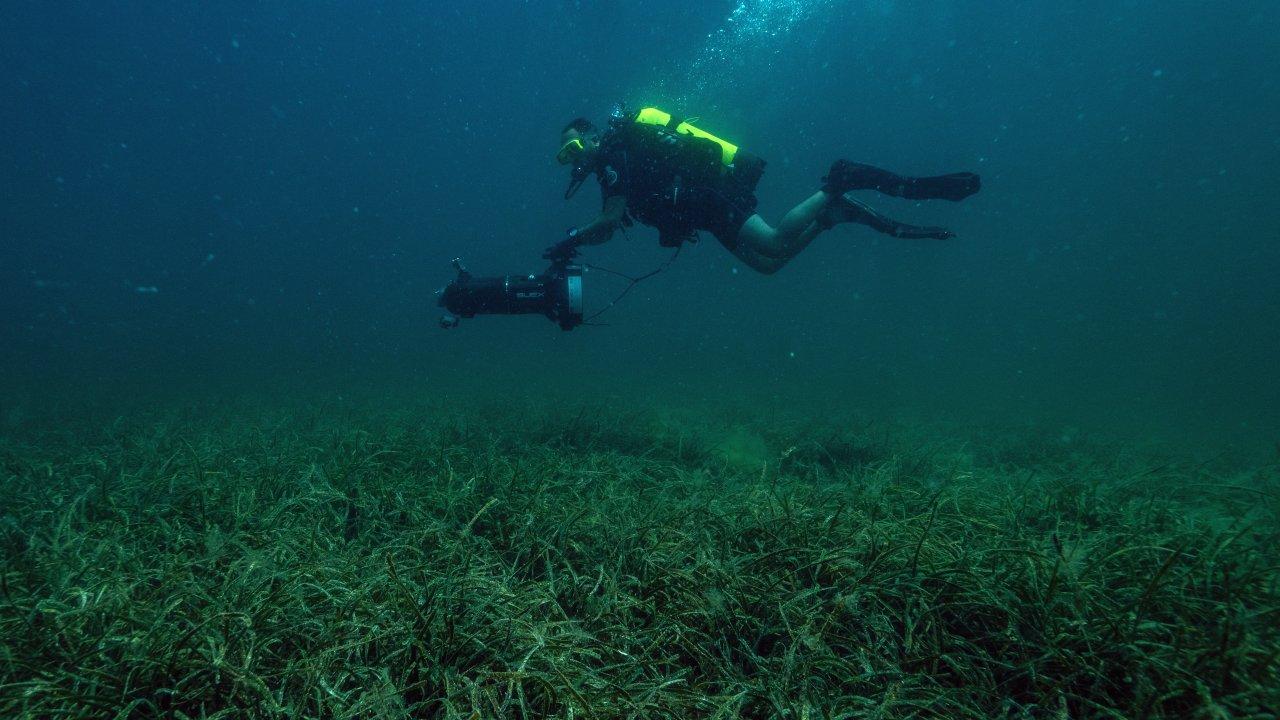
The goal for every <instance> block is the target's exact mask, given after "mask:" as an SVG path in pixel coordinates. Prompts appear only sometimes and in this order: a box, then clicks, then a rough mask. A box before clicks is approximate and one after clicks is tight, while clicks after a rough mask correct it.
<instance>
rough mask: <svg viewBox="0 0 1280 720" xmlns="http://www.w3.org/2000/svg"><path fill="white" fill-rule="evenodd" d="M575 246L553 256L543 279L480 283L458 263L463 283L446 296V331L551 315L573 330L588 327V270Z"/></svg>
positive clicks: (500, 278)
mask: <svg viewBox="0 0 1280 720" xmlns="http://www.w3.org/2000/svg"><path fill="white" fill-rule="evenodd" d="M577 254H578V251H577V248H576V247H572V246H564V247H561V246H557V247H556V248H555V249H554V250H553V251H552V252H550V253H548V255H547V256H546V257H547V259H549V260H551V265H550V267H548V268H547V269H546V271H544V272H543V273H542V274H541V275H501V276H494V277H475V276H474V275H472V274H471V273H470V272H468V271H467V269H466V268H465V267H463V266H462V263H461V261H459V260H457V259H455V260H454V261H453V267H454V268H455V269H456V270H457V271H458V277H457V278H455V279H454V281H453V282H451V283H449V284H448V285H447V286H445V288H444V289H443V290H441V291H440V293H439V295H440V300H439V303H438V304H439V305H440V307H442V308H444V309H445V311H446V312H445V314H444V315H442V316H441V317H440V327H442V328H446V329H448V328H454V327H457V326H458V323H459V320H460V318H471V317H475V316H476V315H545V316H546V317H547V318H549V319H550V320H552V321H554V322H555V323H557V324H558V325H559V326H560V329H561V330H572V329H574V328H575V327H577V326H579V325H581V324H582V266H581V265H577V264H574V263H573V258H574V257H575V256H576V255H577Z"/></svg>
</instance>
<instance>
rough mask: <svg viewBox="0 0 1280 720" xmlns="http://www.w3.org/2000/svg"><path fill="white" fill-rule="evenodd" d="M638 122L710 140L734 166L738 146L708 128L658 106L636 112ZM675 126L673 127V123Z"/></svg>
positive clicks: (722, 160)
mask: <svg viewBox="0 0 1280 720" xmlns="http://www.w3.org/2000/svg"><path fill="white" fill-rule="evenodd" d="M635 121H636V122H638V123H640V124H642V125H658V126H660V127H664V128H667V129H668V130H670V131H672V132H674V133H676V134H677V135H692V136H694V137H699V138H704V139H706V140H710V141H711V142H714V143H715V144H717V145H719V146H720V160H721V162H723V163H724V164H725V165H726V166H732V165H733V160H734V158H735V157H737V155H738V146H737V145H734V144H733V143H731V142H729V141H728V140H721V139H720V138H718V137H716V136H715V135H712V134H711V133H709V132H707V131H706V130H702V129H701V128H698V127H695V126H693V125H690V124H689V123H687V122H685V121H684V120H680V119H678V118H673V117H672V116H671V114H670V113H667V112H663V111H662V110H659V109H658V108H653V107H647V108H645V109H643V110H641V111H640V112H639V113H637V114H636V119H635ZM673 123H674V124H675V127H672V124H673Z"/></svg>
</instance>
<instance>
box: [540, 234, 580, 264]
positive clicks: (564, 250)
mask: <svg viewBox="0 0 1280 720" xmlns="http://www.w3.org/2000/svg"><path fill="white" fill-rule="evenodd" d="M581 244H582V240H581V239H580V238H579V233H578V228H569V229H568V231H566V232H565V238H564V239H563V240H561V241H560V242H558V243H556V244H555V245H552V246H550V247H548V248H547V249H546V250H545V251H543V253H542V259H543V260H567V259H569V258H571V257H573V256H574V255H576V254H578V246H579V245H581Z"/></svg>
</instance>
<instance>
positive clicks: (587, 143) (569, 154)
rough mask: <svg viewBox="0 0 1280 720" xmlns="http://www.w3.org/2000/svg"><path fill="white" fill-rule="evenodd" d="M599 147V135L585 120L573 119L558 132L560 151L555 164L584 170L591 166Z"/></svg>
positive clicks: (593, 126)
mask: <svg viewBox="0 0 1280 720" xmlns="http://www.w3.org/2000/svg"><path fill="white" fill-rule="evenodd" d="M599 147H600V133H599V131H597V130H596V126H595V125H593V124H592V123H591V121H590V120H588V119H586V118H575V119H573V120H571V121H570V122H569V124H568V125H565V126H564V130H561V131H560V150H559V152H557V153H556V162H558V163H560V164H561V165H572V166H574V168H584V167H588V166H590V164H591V160H592V159H593V158H594V157H595V153H596V150H597V149H598V148H599Z"/></svg>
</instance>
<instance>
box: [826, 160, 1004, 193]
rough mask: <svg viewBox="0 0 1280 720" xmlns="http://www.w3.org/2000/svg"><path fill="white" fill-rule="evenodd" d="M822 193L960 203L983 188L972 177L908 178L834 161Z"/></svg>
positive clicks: (961, 174) (937, 176)
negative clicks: (871, 193) (866, 192)
mask: <svg viewBox="0 0 1280 720" xmlns="http://www.w3.org/2000/svg"><path fill="white" fill-rule="evenodd" d="M822 182H823V186H822V189H823V190H825V191H826V192H829V193H832V194H833V195H843V194H844V193H847V192H849V191H850V190H875V191H876V192H879V193H883V194H885V195H891V196H893V197H901V198H907V199H910V200H951V201H953V202H959V201H960V200H963V199H965V198H967V197H969V196H970V195H972V194H974V193H976V192H978V190H980V189H981V188H982V179H981V178H979V177H978V176H977V175H975V174H973V173H967V172H962V173H950V174H948V175H935V176H933V177H907V176H905V175H898V174H897V173H893V172H890V171H888V170H885V169H883V168H878V167H874V166H871V165H864V164H862V163H856V162H850V161H848V160H837V161H835V162H834V163H832V164H831V170H830V171H829V172H828V173H827V175H826V177H824V178H822Z"/></svg>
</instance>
